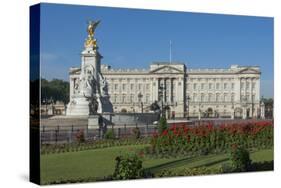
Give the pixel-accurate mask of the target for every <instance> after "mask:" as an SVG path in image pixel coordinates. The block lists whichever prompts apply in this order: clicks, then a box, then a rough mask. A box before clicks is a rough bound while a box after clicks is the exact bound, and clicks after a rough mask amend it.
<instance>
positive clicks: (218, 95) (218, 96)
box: [216, 93, 220, 102]
mask: <svg viewBox="0 0 281 188" xmlns="http://www.w3.org/2000/svg"><path fill="white" fill-rule="evenodd" d="M219 100H220V94H219V93H216V102H218V101H219Z"/></svg>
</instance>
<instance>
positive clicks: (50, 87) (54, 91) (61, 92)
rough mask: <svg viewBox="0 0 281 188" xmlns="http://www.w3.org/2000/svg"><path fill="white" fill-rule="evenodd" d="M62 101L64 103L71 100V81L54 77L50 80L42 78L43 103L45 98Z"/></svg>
mask: <svg viewBox="0 0 281 188" xmlns="http://www.w3.org/2000/svg"><path fill="white" fill-rule="evenodd" d="M51 99H52V100H53V101H54V102H56V101H62V102H63V103H64V104H67V103H68V102H69V82H67V81H63V80H59V79H53V80H52V81H48V80H45V79H41V103H42V102H43V100H44V101H45V102H46V101H50V100H51Z"/></svg>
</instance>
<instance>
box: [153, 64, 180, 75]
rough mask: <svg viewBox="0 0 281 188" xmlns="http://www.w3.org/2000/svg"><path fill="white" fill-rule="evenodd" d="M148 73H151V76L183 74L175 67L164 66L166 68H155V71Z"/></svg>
mask: <svg viewBox="0 0 281 188" xmlns="http://www.w3.org/2000/svg"><path fill="white" fill-rule="evenodd" d="M150 73H153V74H183V73H184V72H183V71H181V70H179V69H177V68H175V67H172V66H169V65H166V66H162V67H159V68H156V69H154V70H152V71H150Z"/></svg>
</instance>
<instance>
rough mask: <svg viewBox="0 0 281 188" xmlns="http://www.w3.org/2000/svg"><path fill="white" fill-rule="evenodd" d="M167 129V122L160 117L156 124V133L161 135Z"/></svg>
mask: <svg viewBox="0 0 281 188" xmlns="http://www.w3.org/2000/svg"><path fill="white" fill-rule="evenodd" d="M167 128H168V125H167V120H166V118H165V117H161V118H160V120H159V124H158V133H159V134H162V132H163V131H165V130H166V129H167Z"/></svg>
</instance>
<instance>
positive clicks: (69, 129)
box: [40, 119, 273, 144]
mask: <svg viewBox="0 0 281 188" xmlns="http://www.w3.org/2000/svg"><path fill="white" fill-rule="evenodd" d="M259 121H272V123H273V120H272V119H266V120H261V119H255V120H253V119H248V120H242V119H235V120H232V119H201V120H189V121H186V120H184V121H168V124H169V126H173V125H183V124H184V125H188V126H200V125H207V124H209V123H211V124H212V125H214V126H220V125H222V124H223V125H231V124H233V123H237V124H239V123H247V122H248V123H251V122H252V123H254V122H259ZM135 128H138V130H139V131H140V136H141V137H147V136H151V135H153V133H155V132H156V131H157V125H151V124H119V125H109V126H107V127H106V129H105V128H97V129H89V128H88V126H87V125H81V124H80V125H70V126H69V125H57V126H44V125H43V126H40V139H41V144H57V143H71V142H75V141H77V135H78V134H81V133H82V134H83V136H84V138H85V140H99V139H102V138H103V137H104V133H105V132H106V130H112V131H113V133H114V135H115V137H116V138H124V137H130V136H133V135H134V129H135Z"/></svg>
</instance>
